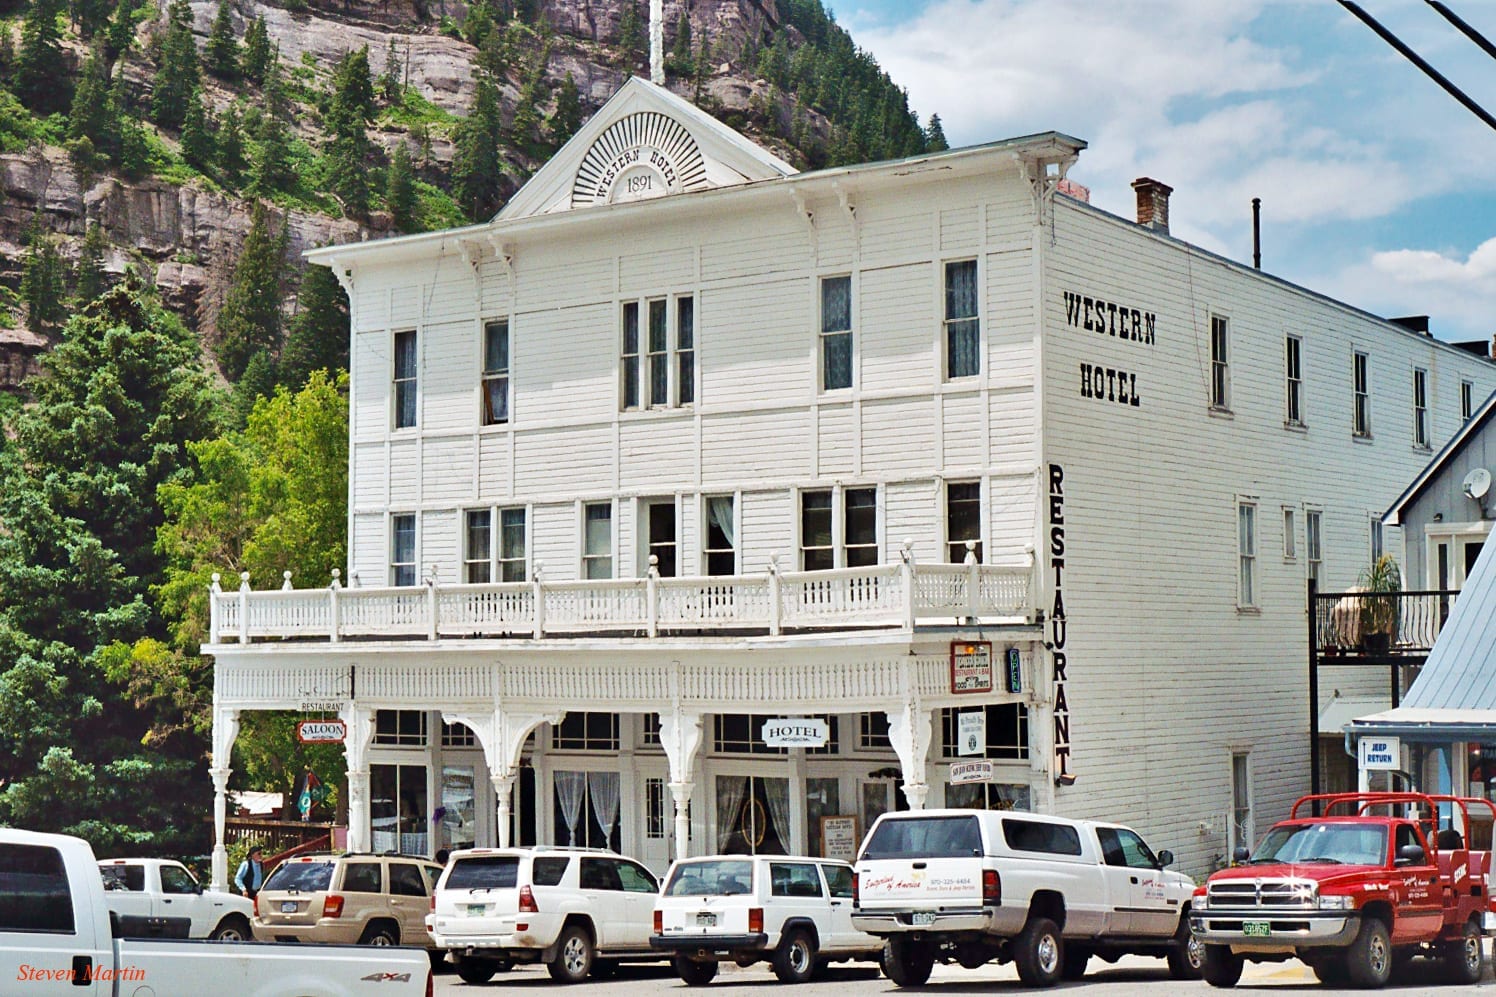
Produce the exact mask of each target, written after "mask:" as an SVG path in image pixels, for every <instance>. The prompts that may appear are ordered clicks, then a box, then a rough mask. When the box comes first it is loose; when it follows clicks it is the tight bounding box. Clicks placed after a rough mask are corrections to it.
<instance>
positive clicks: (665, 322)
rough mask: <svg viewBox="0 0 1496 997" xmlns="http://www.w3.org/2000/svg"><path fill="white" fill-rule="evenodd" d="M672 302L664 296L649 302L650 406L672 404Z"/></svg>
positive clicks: (648, 369) (648, 370)
mask: <svg viewBox="0 0 1496 997" xmlns="http://www.w3.org/2000/svg"><path fill="white" fill-rule="evenodd" d="M669 318H670V303H669V302H668V301H666V300H665V299H664V298H656V299H655V300H653V301H651V302H649V338H648V341H647V342H648V352H647V353H646V354H645V355H646V356H647V357H648V363H647V364H646V367H645V369H646V372H647V376H648V378H649V407H650V408H664V407H665V406H666V405H669V404H670V322H669Z"/></svg>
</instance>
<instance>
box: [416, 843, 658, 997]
mask: <svg viewBox="0 0 1496 997" xmlns="http://www.w3.org/2000/svg"><path fill="white" fill-rule="evenodd" d="M658 889H659V887H658V885H657V884H656V882H655V878H654V876H652V875H650V873H649V870H648V869H646V868H644V866H642V865H640V864H639V863H638V862H635V861H634V860H633V859H629V858H624V857H623V856H622V855H618V854H616V853H614V852H609V851H602V850H596V849H587V848H546V847H537V848H473V849H464V850H463V851H459V852H454V853H453V855H452V857H451V859H449V860H448V862H447V867H446V869H445V870H444V871H443V872H442V877H441V879H440V880H439V881H438V882H437V884H436V892H435V893H433V894H432V896H431V913H430V914H428V915H426V929H427V930H428V931H429V932H431V936H432V939H433V941H434V942H435V943H436V945H437V947H438V948H443V949H447V950H449V951H451V953H452V958H453V961H454V962H455V963H456V964H457V975H458V976H460V977H462V979H463V981H464V982H466V983H486V982H487V981H488V980H490V979H492V978H493V975H494V974H495V973H500V972H506V971H508V969H509V968H510V967H511V966H512V965H514V963H517V962H541V963H545V965H546V968H547V969H548V970H549V971H550V974H551V978H552V979H555V980H559V981H561V982H563V983H577V982H580V981H581V980H584V979H586V978H587V976H588V974H589V973H590V974H593V975H597V976H606V975H611V973H612V972H613V971H614V970H615V969H616V968H617V966H618V963H620V962H625V961H630V962H632V961H636V960H655V961H658V960H659V959H661V958H663V957H662V956H661V955H660V954H659V953H657V952H655V951H654V950H653V949H652V948H651V947H650V944H649V929H650V912H651V911H652V910H653V909H654V899H655V892H656V890H658Z"/></svg>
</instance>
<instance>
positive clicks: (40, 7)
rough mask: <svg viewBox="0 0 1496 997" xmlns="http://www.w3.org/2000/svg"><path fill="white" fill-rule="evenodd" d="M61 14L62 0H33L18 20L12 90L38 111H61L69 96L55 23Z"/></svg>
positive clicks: (39, 112)
mask: <svg viewBox="0 0 1496 997" xmlns="http://www.w3.org/2000/svg"><path fill="white" fill-rule="evenodd" d="M61 13H62V0H32V4H31V6H30V8H28V9H27V11H26V19H25V20H24V21H23V22H22V23H21V48H20V50H19V51H18V52H17V53H16V65H15V71H14V72H13V73H12V74H11V90H12V91H14V93H15V95H16V96H17V97H19V98H21V103H23V104H25V105H26V106H27V107H29V108H30V109H31V110H33V111H35V112H36V113H37V114H51V113H52V112H54V111H61V110H64V109H65V108H66V107H67V106H68V103H69V99H70V97H71V94H70V93H69V92H68V87H67V85H66V84H67V80H68V78H69V77H68V72H67V64H66V62H64V60H63V57H62V28H61V26H60V25H59V24H58V17H59V16H60V15H61Z"/></svg>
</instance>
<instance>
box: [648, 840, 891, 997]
mask: <svg viewBox="0 0 1496 997" xmlns="http://www.w3.org/2000/svg"><path fill="white" fill-rule="evenodd" d="M649 943H650V944H651V945H653V946H654V947H655V948H656V949H659V950H661V951H663V952H669V953H671V954H672V955H673V956H674V958H675V971H676V973H678V974H679V975H680V978H681V979H682V980H684V981H685V982H686V983H687V984H689V985H690V986H693V987H699V986H703V985H705V984H707V983H710V982H711V981H712V978H713V977H715V976H716V975H717V963H718V962H719V961H721V960H724V959H731V960H732V961H734V962H736V963H737V964H738V965H740V966H749V965H752V964H753V963H755V962H759V961H761V960H768V961H769V962H770V963H772V964H773V967H774V975H775V976H777V977H779V979H780V980H781V981H782V982H784V983H803V982H805V981H806V980H808V979H810V978H811V976H813V975H814V974H815V973H816V972H818V971H819V970H821V969H823V968H825V966H826V964H827V963H829V962H840V961H843V960H848V959H866V960H870V961H874V962H876V961H878V960H879V959H880V958H881V956H882V952H883V943H882V942H881V941H880V940H879V939H877V938H874V937H873V936H872V935H869V934H865V933H863V932H861V931H858V930H857V929H856V928H854V927H852V867H851V866H850V865H848V864H847V863H845V862H838V861H835V860H834V859H814V858H794V857H790V856H779V855H758V856H754V855H716V856H708V857H705V858H694V859H682V860H680V861H678V862H676V863H675V864H674V865H672V866H671V867H670V872H669V873H668V874H667V875H666V877H665V889H664V890H663V891H661V893H660V897H659V899H658V900H657V901H656V902H655V909H654V934H653V935H652V936H651V937H650V939H649Z"/></svg>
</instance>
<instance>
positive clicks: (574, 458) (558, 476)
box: [514, 425, 615, 499]
mask: <svg viewBox="0 0 1496 997" xmlns="http://www.w3.org/2000/svg"><path fill="white" fill-rule="evenodd" d="M614 442H615V440H614V434H613V427H612V426H608V425H593V426H583V427H578V428H576V429H563V428H552V429H539V430H533V431H531V432H528V433H519V434H516V436H515V439H514V469H515V487H514V490H515V494H517V495H522V496H532V497H535V498H538V499H555V498H558V497H560V496H566V495H570V496H577V495H601V494H607V493H609V492H611V491H612V478H613V461H614V453H613V448H614Z"/></svg>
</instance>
